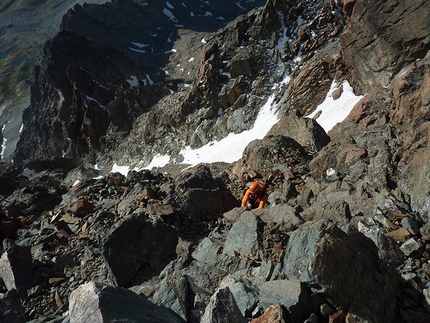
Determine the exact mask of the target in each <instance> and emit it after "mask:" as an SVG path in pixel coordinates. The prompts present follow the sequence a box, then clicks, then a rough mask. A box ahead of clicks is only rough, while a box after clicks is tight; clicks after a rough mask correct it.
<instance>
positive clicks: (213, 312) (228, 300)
mask: <svg viewBox="0 0 430 323" xmlns="http://www.w3.org/2000/svg"><path fill="white" fill-rule="evenodd" d="M246 321H247V320H245V318H244V317H243V316H242V313H241V312H240V310H239V308H238V307H237V304H236V301H235V300H234V297H233V295H232V294H231V292H230V289H229V288H228V287H226V288H223V289H219V290H217V291H216V292H215V293H214V294H213V295H212V297H211V299H210V302H209V304H208V305H207V307H206V309H205V313H204V314H203V316H202V319H201V320H200V322H201V323H230V322H238V323H241V322H243V323H244V322H246Z"/></svg>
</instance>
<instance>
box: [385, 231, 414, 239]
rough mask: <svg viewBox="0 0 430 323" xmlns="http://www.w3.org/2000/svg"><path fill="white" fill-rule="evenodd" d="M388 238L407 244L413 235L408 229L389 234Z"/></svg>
mask: <svg viewBox="0 0 430 323" xmlns="http://www.w3.org/2000/svg"><path fill="white" fill-rule="evenodd" d="M387 236H388V237H390V238H392V239H394V240H396V241H397V242H405V241H406V240H408V239H409V238H410V237H411V233H410V232H409V230H408V229H406V228H400V229H397V230H393V231H390V232H387Z"/></svg>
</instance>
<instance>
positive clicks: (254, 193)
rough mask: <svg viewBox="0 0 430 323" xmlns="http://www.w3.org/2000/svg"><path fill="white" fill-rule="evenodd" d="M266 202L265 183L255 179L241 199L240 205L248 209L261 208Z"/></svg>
mask: <svg viewBox="0 0 430 323" xmlns="http://www.w3.org/2000/svg"><path fill="white" fill-rule="evenodd" d="M266 202H267V191H266V184H264V183H263V182H260V181H257V182H254V183H252V184H251V185H250V186H249V188H248V189H247V191H246V192H245V195H244V197H243V200H242V206H245V207H246V208H248V209H262V208H264V206H265V205H266Z"/></svg>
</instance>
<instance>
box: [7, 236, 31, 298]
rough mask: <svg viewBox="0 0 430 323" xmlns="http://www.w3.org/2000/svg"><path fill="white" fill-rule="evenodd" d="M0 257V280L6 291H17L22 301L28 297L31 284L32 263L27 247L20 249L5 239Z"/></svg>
mask: <svg viewBox="0 0 430 323" xmlns="http://www.w3.org/2000/svg"><path fill="white" fill-rule="evenodd" d="M3 250H4V252H3V254H2V256H1V257H0V278H1V279H2V280H3V282H4V284H5V286H6V289H7V290H17V291H18V293H19V296H20V297H21V298H22V299H26V298H27V297H28V294H27V292H28V290H29V289H30V288H31V287H32V283H33V263H32V258H31V251H30V248H29V247H21V246H18V245H16V244H15V243H14V242H13V241H11V240H9V239H7V240H5V241H4V242H3Z"/></svg>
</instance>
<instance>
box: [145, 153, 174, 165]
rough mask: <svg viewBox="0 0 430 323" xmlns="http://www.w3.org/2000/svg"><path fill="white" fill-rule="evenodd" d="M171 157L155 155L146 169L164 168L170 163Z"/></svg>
mask: <svg viewBox="0 0 430 323" xmlns="http://www.w3.org/2000/svg"><path fill="white" fill-rule="evenodd" d="M169 161H170V157H169V156H168V155H161V154H157V155H155V156H154V157H153V158H152V160H151V162H150V163H149V165H148V166H146V167H145V168H148V169H151V168H153V167H163V166H164V165H166V164H167V163H169Z"/></svg>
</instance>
